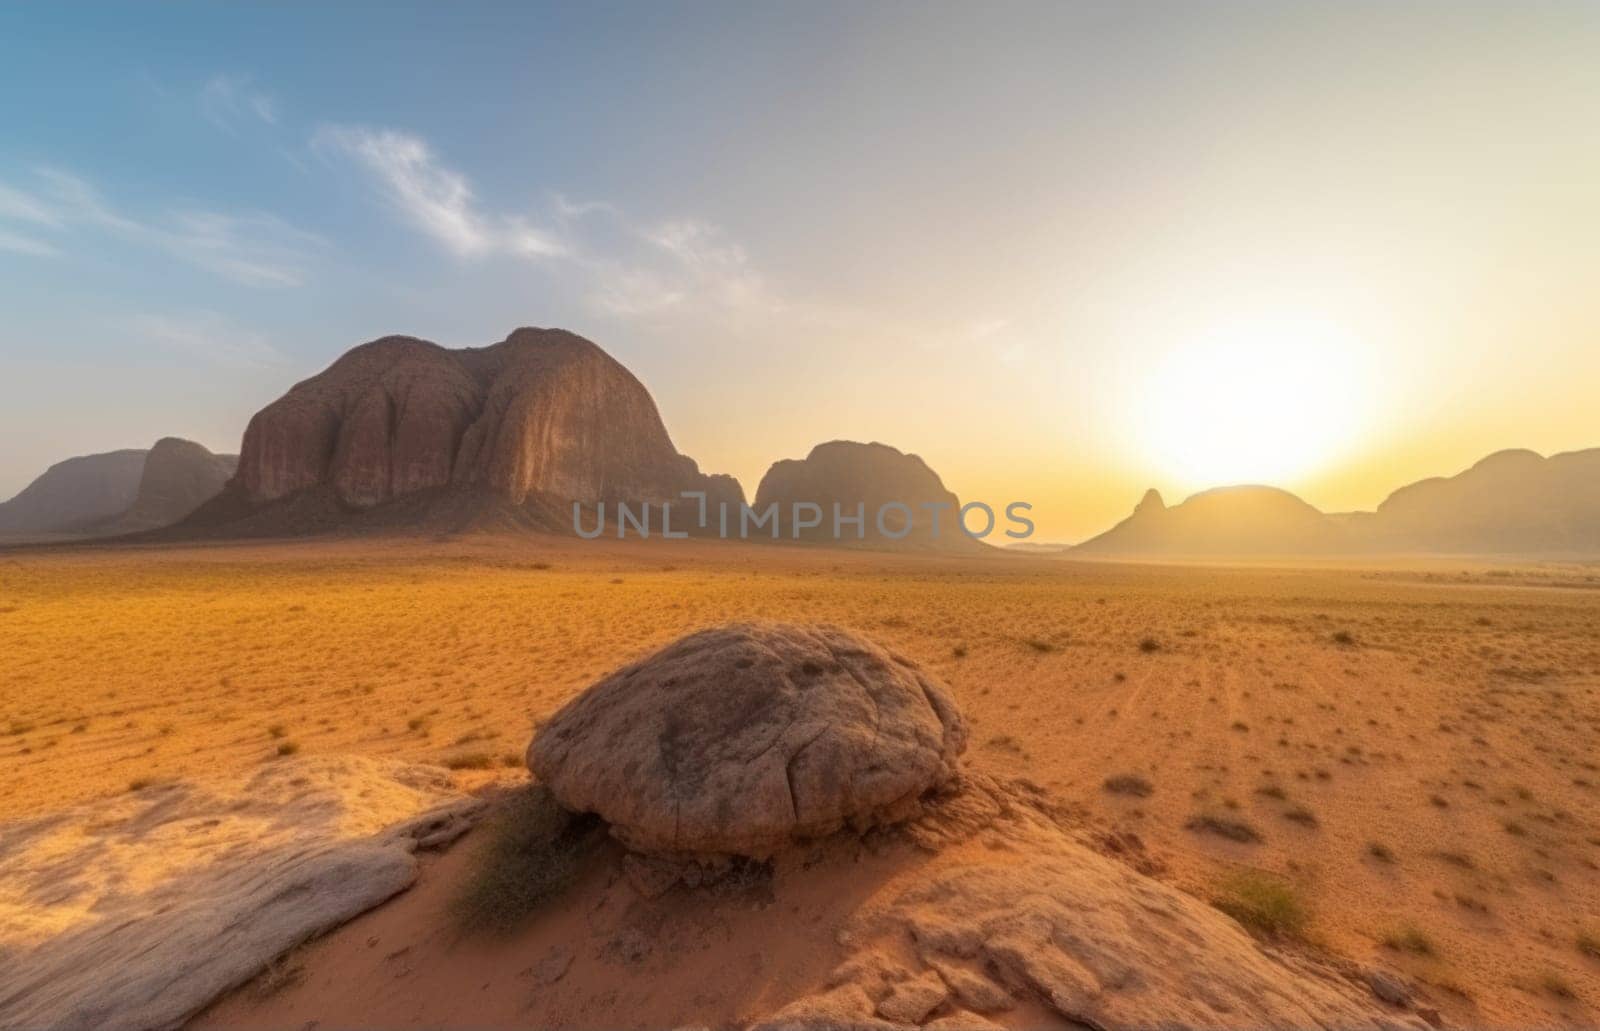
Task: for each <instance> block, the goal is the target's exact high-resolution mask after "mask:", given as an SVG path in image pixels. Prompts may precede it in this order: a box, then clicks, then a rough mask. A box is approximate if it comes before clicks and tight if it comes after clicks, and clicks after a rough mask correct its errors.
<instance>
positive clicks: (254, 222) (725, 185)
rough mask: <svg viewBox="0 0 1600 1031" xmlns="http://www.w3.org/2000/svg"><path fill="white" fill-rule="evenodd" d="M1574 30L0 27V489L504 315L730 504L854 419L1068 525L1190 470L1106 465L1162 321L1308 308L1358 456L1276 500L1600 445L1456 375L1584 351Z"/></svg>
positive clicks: (768, 16) (1555, 24) (1539, 12)
mask: <svg viewBox="0 0 1600 1031" xmlns="http://www.w3.org/2000/svg"><path fill="white" fill-rule="evenodd" d="M1597 11H1600V8H1596V7H1595V6H1594V5H1586V4H1569V5H1559V4H1551V5H1540V6H1538V7H1524V8H1521V9H1518V8H1513V7H1508V6H1500V7H1495V6H1487V5H1484V6H1475V5H1462V4H1454V5H1425V4H1414V5H1377V4H1374V5H1360V4H1338V5H1327V6H1313V5H1301V4H1280V3H1273V4H1233V5H1219V6H1212V7H1202V6H1200V5H1192V4H1183V5H1156V4H1133V5H1127V4H1107V5H1065V4H1050V5H1021V4H1000V5H968V6H956V5H938V4H904V3H902V4H877V5H867V4H836V5H828V4H814V5H800V4H757V5H739V4H726V5H719V4H695V5H667V4H628V5H620V4H619V5H570V6H541V5H528V4H518V5H510V4H507V5H448V6H446V5H402V4H370V5H341V6H337V7H331V6H323V5H288V4H284V5H268V4H261V5H220V4H219V5H210V6H208V5H200V4H190V3H173V4H162V5H105V6H99V5H11V6H7V7H4V8H0V124H3V125H4V126H5V132H4V134H3V136H0V305H3V307H4V309H5V311H6V316H5V318H4V320H3V322H0V434H4V436H5V437H6V439H7V440H8V446H7V449H6V450H5V451H4V452H3V453H0V496H9V495H10V494H11V493H13V492H14V491H15V490H17V489H20V488H21V487H22V486H23V485H24V484H25V483H26V482H27V481H28V480H29V479H30V478H31V477H32V476H33V475H35V474H36V473H37V472H38V471H39V470H40V469H42V468H43V466H44V465H46V464H48V463H49V462H51V461H54V460H57V459H59V458H62V457H66V456H68V455H72V454H80V453H85V452H90V451H97V450H108V449H111V448H115V447H123V446H143V445H148V444H149V443H150V442H151V441H153V440H154V439H155V438H156V437H158V436H161V435H164V434H177V435H183V436H188V437H191V438H194V439H198V440H201V441H202V442H204V443H206V444H207V445H209V446H212V447H214V448H217V449H227V450H231V449H234V448H236V447H237V443H238V438H239V436H240V434H241V433H242V431H243V427H244V423H245V421H246V420H247V419H248V417H249V415H250V413H252V412H253V411H254V410H256V409H257V408H259V407H260V406H261V405H263V404H265V403H266V402H268V401H270V400H271V399H272V398H274V397H276V396H278V395H279V394H280V393H281V392H282V391H283V390H284V389H286V388H287V387H288V386H289V385H290V384H292V383H293V382H295V381H296V380H298V379H301V378H304V377H306V376H308V375H311V374H313V373H314V372H316V371H317V370H319V369H320V368H322V367H324V366H325V365H326V364H327V363H328V362H329V361H331V360H332V359H333V358H335V357H336V356H337V355H338V354H339V353H341V352H342V351H343V350H345V349H347V348H348V347H350V346H353V345H355V344H357V343H360V342H362V341H365V340H369V339H373V338H375V337H378V336H381V335H384V334H387V333H393V332H401V333H409V334H413V335H417V336H422V337H426V338H429V339H433V340H437V341H439V342H440V343H444V344H448V345H454V346H459V345H468V344H484V343H490V342H493V341H495V340H498V339H501V338H502V337H504V335H505V334H506V333H507V332H508V331H509V330H510V329H511V328H513V327H514V326H517V325H525V324H531V325H559V326H565V327H568V328H571V329H574V330H576V331H578V332H581V333H583V334H585V335H587V336H589V337H591V338H592V339H594V340H596V341H597V342H599V343H600V344H602V346H604V347H606V348H607V349H608V350H609V351H610V352H611V353H612V354H614V355H616V356H617V357H618V358H619V359H621V360H622V361H623V362H624V363H625V364H627V365H628V366H629V367H630V368H632V369H633V370H634V371H635V372H636V373H637V374H638V375H639V376H640V378H641V379H643V380H644V381H645V383H646V384H647V385H648V386H649V387H650V388H651V389H652V392H653V393H654V394H655V396H656V398H657V401H658V403H659V404H660V406H661V408H662V410H663V414H664V416H665V417H666V419H667V422H668V426H669V428H670V429H671V430H672V432H673V434H674V438H675V440H676V442H677V443H678V445H679V447H680V449H682V450H683V451H685V452H686V453H688V454H690V455H692V456H694V457H695V458H697V459H698V460H700V462H701V464H702V465H703V466H705V467H707V468H710V469H712V470H717V471H731V472H734V473H735V474H737V475H739V476H740V477H741V479H742V480H744V481H745V486H746V489H747V490H749V491H752V492H753V490H754V487H755V480H756V479H757V478H758V477H759V475H760V472H761V471H762V470H763V469H764V468H765V467H766V465H767V464H768V463H770V462H771V461H773V460H776V459H778V458H782V457H794V456H796V455H799V454H803V453H804V451H805V450H807V449H808V448H809V447H810V446H811V445H812V444H814V443H816V442H817V441H820V440H825V439H830V438H833V437H871V438H877V439H883V440H886V441H888V442H890V443H893V444H896V445H898V446H900V447H902V448H905V449H907V450H913V451H919V452H921V453H923V454H924V455H925V456H926V457H928V458H929V460H930V462H931V463H932V464H934V465H935V467H936V468H939V469H941V470H942V471H944V472H945V477H946V479H947V481H950V482H951V484H952V486H954V487H955V488H956V489H957V490H959V491H961V492H962V493H964V494H969V495H979V496H998V495H1006V498H1005V500H1009V499H1010V497H1021V496H1034V495H1042V494H1047V495H1050V496H1051V497H1053V498H1055V499H1056V501H1057V503H1058V509H1060V510H1062V511H1061V514H1059V515H1058V516H1057V517H1055V518H1054V519H1050V518H1047V519H1046V520H1044V522H1045V525H1046V527H1047V528H1048V527H1051V526H1052V525H1053V526H1054V527H1057V528H1059V529H1060V531H1061V532H1062V533H1064V534H1067V535H1070V534H1071V533H1075V532H1079V531H1080V530H1082V531H1087V530H1090V529H1093V528H1096V527H1097V526H1098V525H1101V524H1103V523H1104V521H1105V519H1106V518H1108V517H1109V516H1112V515H1115V514H1119V513H1120V512H1121V510H1123V509H1125V508H1126V507H1128V506H1130V505H1131V504H1132V501H1133V500H1135V499H1136V498H1137V495H1138V492H1139V491H1140V490H1142V488H1143V487H1144V486H1148V485H1150V484H1151V483H1155V484H1156V485H1158V486H1163V487H1165V488H1167V489H1168V490H1173V489H1177V490H1180V491H1182V490H1187V489H1191V488H1194V489H1197V488H1199V487H1203V486H1209V485H1210V484H1209V483H1205V482H1199V481H1198V479H1197V478H1198V477H1199V475H1200V473H1199V472H1198V471H1193V474H1192V475H1188V474H1186V470H1185V469H1183V468H1180V467H1179V466H1176V465H1173V464H1171V463H1167V464H1163V460H1162V459H1161V457H1160V454H1159V453H1158V452H1159V451H1160V449H1159V447H1158V448H1155V449H1153V450H1152V449H1151V448H1147V447H1144V446H1143V445H1142V444H1141V443H1140V440H1142V439H1143V438H1142V437H1141V433H1143V431H1144V428H1145V427H1147V426H1149V425H1154V424H1155V423H1152V421H1151V419H1150V418H1149V417H1148V413H1143V414H1141V408H1140V406H1141V405H1143V404H1147V403H1154V402H1148V401H1147V400H1146V397H1147V395H1148V391H1145V390H1143V388H1142V387H1141V383H1142V380H1141V376H1142V375H1143V370H1146V369H1148V368H1149V367H1150V365H1151V364H1152V363H1160V362H1162V361H1164V360H1165V358H1164V357H1163V356H1165V355H1167V354H1168V352H1169V351H1170V350H1171V349H1172V348H1174V347H1177V346H1179V345H1180V344H1181V343H1182V341H1183V340H1184V339H1187V334H1189V332H1190V329H1189V327H1199V329H1207V328H1208V327H1211V326H1213V325H1214V324H1215V325H1222V324H1231V323H1232V322H1235V321H1239V320H1244V321H1246V322H1249V321H1251V320H1256V319H1261V318H1268V317H1269V316H1270V319H1277V320H1278V322H1279V323H1283V324H1296V325H1303V324H1315V325H1317V326H1322V327H1326V326H1329V325H1336V326H1337V327H1338V328H1339V330H1340V332H1341V333H1343V334H1345V335H1347V336H1349V337H1351V338H1354V339H1357V340H1358V341H1359V343H1360V347H1361V349H1362V352H1363V354H1365V355H1368V356H1369V357H1370V358H1371V361H1372V362H1375V363H1376V365H1375V367H1374V369H1375V371H1370V372H1368V373H1366V375H1367V376H1368V380H1365V381H1363V382H1370V383H1373V384H1376V383H1378V382H1379V381H1380V380H1381V381H1382V382H1383V383H1384V384H1386V386H1384V388H1383V389H1384V390H1387V391H1389V393H1388V394H1386V395H1385V396H1384V397H1383V399H1382V402H1383V403H1382V404H1381V405H1379V406H1378V408H1379V409H1380V410H1379V411H1378V412H1377V413H1376V414H1374V415H1371V416H1370V417H1365V418H1366V422H1365V423H1364V424H1363V426H1362V427H1361V429H1362V435H1361V439H1362V443H1361V444H1360V446H1355V445H1352V446H1351V447H1350V448H1348V449H1347V450H1346V452H1345V453H1343V454H1341V455H1340V456H1338V457H1339V460H1338V461H1332V460H1330V461H1329V462H1326V463H1324V464H1323V465H1322V466H1319V467H1318V468H1317V469H1316V470H1314V471H1308V472H1306V473H1305V474H1304V475H1303V476H1302V477H1301V482H1299V483H1295V484H1291V485H1292V486H1297V487H1298V488H1300V489H1303V490H1305V491H1306V492H1308V496H1309V497H1310V498H1311V499H1312V500H1313V501H1316V502H1318V503H1321V504H1324V505H1325V506H1327V507H1333V508H1339V507H1356V506H1358V505H1369V504H1371V503H1374V502H1375V501H1376V500H1377V499H1378V498H1380V497H1381V496H1382V494H1381V491H1378V490H1377V487H1376V486H1375V484H1377V483H1379V482H1380V481H1381V482H1385V483H1389V484H1393V483H1398V482H1402V481H1403V479H1404V478H1406V477H1407V476H1411V475H1426V474H1430V473H1434V472H1449V471H1452V470H1451V469H1450V468H1448V467H1446V468H1439V467H1438V466H1439V465H1440V464H1444V465H1446V466H1448V464H1449V463H1451V462H1461V461H1470V460H1471V458H1472V457H1475V454H1474V453H1475V452H1480V451H1481V450H1485V449H1488V447H1489V445H1490V444H1491V443H1492V444H1493V445H1494V446H1507V445H1511V444H1526V445H1529V446H1535V447H1541V448H1545V449H1547V450H1553V449H1557V448H1560V447H1575V446H1582V445H1584V444H1596V443H1600V427H1595V432H1589V433H1587V438H1588V439H1585V433H1586V428H1585V424H1583V423H1582V420H1581V419H1580V418H1579V414H1578V413H1579V408H1578V407H1577V405H1578V401H1577V400H1576V399H1569V398H1568V397H1567V396H1566V395H1565V394H1561V395H1560V397H1559V398H1558V399H1556V400H1554V401H1547V403H1545V404H1543V405H1542V406H1539V407H1538V408H1537V409H1529V410H1527V411H1520V412H1516V413H1512V414H1506V413H1505V411H1504V409H1503V405H1502V406H1499V407H1497V405H1498V401H1497V399H1496V398H1494V397H1492V396H1490V395H1491V393H1492V392H1491V391H1490V389H1489V387H1488V384H1491V383H1493V384H1495V385H1496V389H1506V388H1508V385H1509V386H1511V387H1515V388H1516V389H1518V390H1526V391H1529V392H1532V393H1533V394H1535V395H1537V394H1538V393H1539V392H1540V391H1541V390H1556V388H1557V387H1558V386H1559V385H1560V384H1562V383H1566V382H1570V381H1571V380H1572V379H1573V378H1574V377H1576V376H1581V375H1587V374H1588V373H1590V372H1593V371H1595V368H1594V366H1595V359H1594V358H1593V356H1594V354H1595V353H1596V352H1597V350H1600V348H1596V346H1595V345H1596V340H1597V338H1596V335H1595V331H1596V327H1597V326H1600V312H1597V310H1596V307H1597V306H1596V305H1595V304H1594V303H1592V299H1591V300H1585V294H1586V292H1588V291H1590V290H1592V281H1591V280H1592V275H1591V273H1592V269H1593V267H1594V265H1593V264H1592V262H1593V259H1594V258H1595V257H1596V256H1597V255H1596V250H1595V247H1594V244H1593V241H1594V239H1596V237H1597V236H1600V234H1597V233H1595V232H1594V230H1595V229H1597V228H1600V220H1597V217H1596V216H1597V206H1596V202H1595V200H1594V197H1593V193H1594V191H1593V189H1592V184H1593V183H1594V182H1595V181H1597V180H1596V177H1595V175H1594V173H1595V171H1596V169H1597V160H1596V159H1597V154H1596V145H1595V143H1594V141H1593V126H1594V125H1596V124H1600V101H1597V86H1600V73H1597V71H1596V65H1597V64H1600V62H1595V61H1593V55H1594V53H1596V52H1597V49H1596V48H1597V43H1600V15H1597ZM1508 270H1509V274H1507V272H1508ZM1583 270H1588V271H1587V272H1585V271H1583ZM1489 282H1493V283H1494V284H1495V290H1496V292H1497V297H1496V299H1495V300H1494V301H1493V302H1492V303H1490V302H1488V301H1486V300H1485V293H1486V291H1485V284H1486V283H1489ZM1464 306H1465V307H1466V308H1468V309H1469V311H1468V314H1466V315H1463V307H1464ZM1286 312H1287V316H1285V313H1286ZM1274 324H1278V323H1274ZM1207 331H1208V332H1209V330H1208V329H1207ZM1197 332H1198V330H1197ZM1313 335H1316V336H1318V339H1323V338H1325V337H1327V334H1326V333H1320V332H1319V334H1313ZM1199 336H1201V337H1205V338H1206V339H1210V337H1206V335H1205V333H1199ZM1213 336H1214V334H1213ZM1341 339H1342V338H1341ZM1175 341H1176V343H1175ZM1512 341H1515V342H1516V343H1515V347H1516V348H1517V349H1519V350H1518V353H1517V356H1516V357H1517V358H1518V362H1517V363H1516V366H1515V368H1513V367H1511V366H1510V365H1507V364H1506V363H1508V362H1509V361H1510V358H1509V357H1508V356H1510V355H1511V354H1512V351H1513V347H1512ZM1184 346H1187V345H1184ZM1274 346H1276V345H1274ZM1308 346H1309V345H1308ZM1401 352H1403V356H1402V358H1401V359H1393V357H1392V356H1393V355H1395V354H1400V353H1401ZM1450 355H1456V356H1463V355H1464V356H1466V357H1467V358H1468V359H1470V360H1469V361H1463V362H1456V363H1455V364H1454V365H1453V366H1452V369H1453V371H1446V372H1443V373H1441V371H1440V362H1441V361H1442V360H1443V359H1444V358H1445V356H1450ZM1530 357H1532V358H1537V362H1530V361H1528V360H1527V359H1528V358H1530ZM1363 360H1364V361H1365V360H1366V359H1363ZM1535 365H1537V366H1538V368H1547V369H1548V370H1549V371H1548V373H1539V372H1536V371H1530V368H1531V367H1533V366H1535ZM1502 366H1505V367H1502ZM1541 376H1543V377H1545V378H1540V377H1541ZM1374 389H1376V388H1374ZM1364 392H1370V391H1364ZM1441 412H1443V413H1446V414H1449V413H1451V412H1455V413H1457V414H1456V415H1454V416H1451V419H1447V420H1446V423H1444V424H1441V423H1440V422H1439V421H1438V418H1437V416H1438V415H1439V413H1441ZM1497 413H1498V414H1497ZM1413 416H1414V417H1415V420H1417V421H1414V422H1407V421H1406V420H1407V419H1408V418H1412V417H1413ZM1425 417H1426V418H1425ZM1430 420H1431V421H1430ZM1452 420H1454V421H1452ZM1457 423H1459V425H1457ZM1467 427H1476V429H1475V430H1473V431H1472V432H1466V429H1465V428H1467ZM1402 435H1410V436H1411V437H1412V438H1416V439H1417V440H1418V442H1417V445H1416V447H1414V448H1411V449H1410V450H1405V449H1396V448H1395V447H1394V446H1393V443H1394V441H1395V440H1396V439H1399V438H1400V437H1401V436H1402ZM1424 437H1425V439H1422V438H1424ZM1491 438H1492V441H1491ZM1510 438H1514V439H1510ZM1352 439H1353V438H1352ZM1225 471H1226V470H1224V472H1225ZM1240 474H1241V475H1245V474H1246V471H1245V470H1243V469H1241V473H1240ZM1052 492H1053V493H1052ZM1067 509H1070V514H1069V513H1068V512H1067V511H1066V510H1067Z"/></svg>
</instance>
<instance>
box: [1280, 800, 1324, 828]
mask: <svg viewBox="0 0 1600 1031" xmlns="http://www.w3.org/2000/svg"><path fill="white" fill-rule="evenodd" d="M1280 815H1282V817H1283V818H1284V819H1285V820H1288V821H1290V822H1291V823H1298V824H1300V825H1301V826H1302V827H1315V826H1317V824H1318V820H1317V814H1316V813H1313V812H1312V811H1311V810H1310V809H1307V808H1306V807H1305V806H1303V805H1293V806H1290V807H1289V808H1287V809H1285V810H1284V811H1283V812H1282V813H1281V814H1280Z"/></svg>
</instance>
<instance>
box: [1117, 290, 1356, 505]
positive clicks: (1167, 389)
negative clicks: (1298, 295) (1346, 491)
mask: <svg viewBox="0 0 1600 1031" xmlns="http://www.w3.org/2000/svg"><path fill="white" fill-rule="evenodd" d="M1361 357H1362V356H1361V352H1360V349H1359V347H1358V346H1357V342H1356V341H1355V340H1354V339H1353V338H1352V337H1351V336H1349V335H1348V334H1347V333H1345V332H1344V331H1342V330H1340V329H1339V328H1338V327H1336V326H1333V325H1330V324H1327V323H1323V322H1318V321H1316V320H1312V319H1303V318H1292V319H1284V318H1274V319H1263V320H1255V321H1250V322H1241V323H1235V324H1231V325H1228V326H1224V327H1221V328H1219V329H1216V330H1213V331H1210V332H1208V333H1205V334H1203V335H1202V336H1199V337H1197V338H1194V339H1192V340H1189V341H1186V342H1185V343H1183V344H1182V345H1180V346H1178V347H1176V348H1174V349H1173V350H1172V351H1171V352H1169V353H1168V354H1167V355H1166V356H1165V357H1164V359H1163V361H1162V362H1161V364H1160V366H1159V367H1158V368H1157V369H1156V370H1155V371H1154V373H1153V375H1152V376H1151V379H1150V381H1149V383H1148V384H1147V386H1146V389H1145V390H1144V391H1143V397H1144V398H1145V406H1146V407H1145V411H1144V412H1143V413H1142V416H1141V419H1140V423H1141V426H1142V428H1143V437H1144V449H1145V452H1146V454H1147V455H1148V457H1149V458H1150V460H1151V461H1152V462H1154V463H1155V464H1156V466H1157V468H1159V469H1161V470H1163V471H1164V472H1166V473H1167V474H1168V475H1170V476H1172V477H1174V478H1176V479H1178V480H1180V481H1181V482H1183V483H1185V484H1188V485H1192V486H1196V487H1211V486H1222V485H1227V484H1236V483H1268V484H1277V485H1281V484H1284V483H1289V482H1293V481H1294V480H1295V479H1297V478H1300V477H1304V476H1306V475H1308V474H1310V473H1313V472H1316V471H1317V470H1318V469H1319V468H1321V467H1322V466H1324V465H1326V464H1327V463H1328V462H1329V461H1330V460H1332V459H1333V458H1335V457H1336V456H1337V455H1338V454H1339V453H1341V452H1342V451H1344V450H1346V449H1348V448H1349V446H1350V445H1351V444H1352V443H1353V442H1354V441H1355V439H1356V438H1357V437H1358V436H1359V435H1360V433H1361V432H1362V431H1363V430H1364V429H1365V426H1364V423H1365V412H1366V411H1367V408H1368V406H1367V405H1366V404H1365V398H1364V397H1363V384H1362V376H1361V369H1362V366H1363V365H1364V362H1363V361H1362V360H1361Z"/></svg>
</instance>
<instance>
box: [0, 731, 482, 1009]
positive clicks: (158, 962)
mask: <svg viewBox="0 0 1600 1031" xmlns="http://www.w3.org/2000/svg"><path fill="white" fill-rule="evenodd" d="M481 806H482V803H481V802H479V801H476V800H472V799H467V798H463V797H462V796H460V795H458V794H456V793H455V792H454V791H453V790H452V786H451V781H450V778H449V775H448V774H447V773H445V771H443V770H441V769H438V768H436V767H422V766H411V765H407V764H404V763H400V762H396V761H394V760H382V759H364V758H356V757H318V758H307V759H296V760H284V761H277V762H273V763H270V764H268V765H266V766H263V767H261V768H259V769H258V770H255V771H253V772H251V773H249V774H246V775H242V776H237V777H232V778H224V779H221V780H216V781H208V782H186V783H174V784H169V785H165V786H159V787H150V788H145V789H143V790H140V791H135V792H131V793H129V794H127V795H123V796H120V797H117V798H113V799H107V800H104V801H101V802H95V803H91V804H88V805H85V806H81V807H79V808H77V809H73V810H68V811H66V812H63V813H55V814H52V815H49V816H44V817H39V818H36V819H30V820H23V821H19V822H14V823H11V824H6V825H3V826H0V1027H8V1028H22V1027H26V1028H39V1029H45V1028H52V1029H53V1028H61V1029H68V1028H91V1027H92V1028H105V1029H113V1031H114V1029H122V1028H127V1029H140V1031H143V1029H147V1028H167V1027H176V1026H178V1025H179V1024H181V1023H182V1022H183V1021H184V1020H186V1019H187V1018H188V1017H190V1016H192V1015H193V1014H194V1013H196V1012H198V1011H199V1010H200V1009H201V1008H202V1007H203V1006H205V1005H206V1004H207V1003H209V1002H211V1000H213V999H215V998H216V997H217V996H218V995H221V994H222V993H223V992H225V991H227V990H228V989H230V988H233V987H235V986H236V985H239V984H242V983H243V982H245V981H246V980H248V979H249V978H251V977H254V976H255V975H256V974H257V973H259V972H260V971H261V970H262V969H263V968H265V967H266V966H267V964H269V963H270V962H271V961H272V960H273V959H275V958H277V957H278V956H279V955H281V954H282V953H283V952H285V951H286V950H288V949H290V948H293V947H294V946H296V945H298V944H300V943H301V942H303V941H305V940H307V939H308V938H311V937H313V936H314V935H317V934H319V933H321V932H322V931H325V930H327V929H329V928H331V927H334V926H336V925H338V924H340V923H343V922H344V921H346V920H349V919H350V918H351V917H354V916H356V915H357V914H359V913H361V912H363V911H365V910H367V909H370V908H371V907H373V906H375V905H377V904H378V903H379V902H382V901H383V900H384V899H386V898H388V897H390V896H391V895H394V894H395V893H397V892H399V891H402V890H403V889H405V888H406V887H407V886H408V885H409V884H410V883H411V882H412V880H413V879H414V878H415V877H416V872H417V860H416V857H415V856H414V855H413V853H414V852H415V851H416V850H417V849H418V848H419V847H430V846H433V845H435V844H441V843H445V842H448V841H449V840H453V837H454V836H457V835H459V834H460V833H461V832H462V831H464V830H465V829H466V828H467V827H468V826H469V825H470V820H471V819H472V817H473V816H474V815H475V814H476V812H477V811H478V809H479V808H481Z"/></svg>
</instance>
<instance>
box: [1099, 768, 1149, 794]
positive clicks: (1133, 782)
mask: <svg viewBox="0 0 1600 1031" xmlns="http://www.w3.org/2000/svg"><path fill="white" fill-rule="evenodd" d="M1103 786H1104V787H1105V789H1106V790H1107V791H1109V792H1111V793H1112V794H1113V795H1132V796H1134V797H1135V798H1149V797H1150V795H1151V794H1153V793H1154V792H1155V786H1154V785H1152V784H1151V783H1150V781H1149V780H1148V779H1146V778H1145V777H1143V776H1141V775H1139V774H1137V773H1119V774H1117V775H1116V776H1115V777H1107V778H1106V780H1105V784H1104V785H1103Z"/></svg>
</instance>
